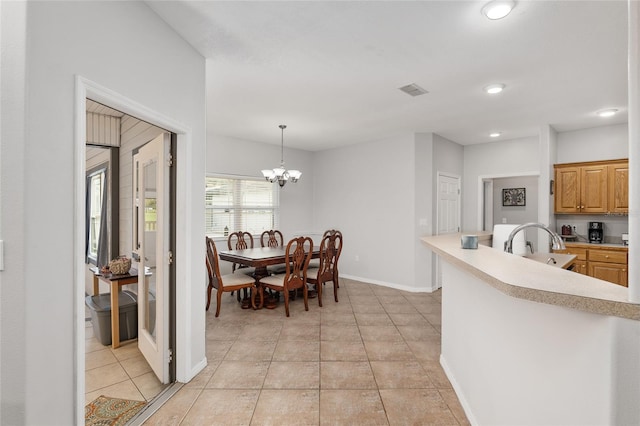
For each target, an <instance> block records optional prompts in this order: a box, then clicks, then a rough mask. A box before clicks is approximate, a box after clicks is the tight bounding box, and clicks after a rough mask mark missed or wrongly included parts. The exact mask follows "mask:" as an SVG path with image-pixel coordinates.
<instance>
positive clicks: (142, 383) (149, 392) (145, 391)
mask: <svg viewBox="0 0 640 426" xmlns="http://www.w3.org/2000/svg"><path fill="white" fill-rule="evenodd" d="M131 380H133V384H134V385H136V387H137V388H138V390H139V391H140V393H141V394H142V396H144V399H146V400H147V401H151V400H152V399H153V398H155V397H156V396H157V395H158V394H159V393H160V392H161V391H162V389H164V388H165V387H166V385H163V384H162V383H160V381H159V380H158V378H157V377H156V375H155V373H153V372H149V373H145V374H143V375H141V376H138V377H134V378H132V379H131Z"/></svg>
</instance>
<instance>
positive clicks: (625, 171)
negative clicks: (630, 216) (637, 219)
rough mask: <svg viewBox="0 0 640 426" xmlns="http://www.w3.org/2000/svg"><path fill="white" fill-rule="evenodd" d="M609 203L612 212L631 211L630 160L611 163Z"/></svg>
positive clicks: (609, 171)
mask: <svg viewBox="0 0 640 426" xmlns="http://www.w3.org/2000/svg"><path fill="white" fill-rule="evenodd" d="M608 167H609V170H608V172H607V174H608V178H609V188H608V191H609V201H608V203H609V205H608V211H609V212H611V213H624V214H627V213H629V162H628V161H623V162H620V163H616V164H609V166H608Z"/></svg>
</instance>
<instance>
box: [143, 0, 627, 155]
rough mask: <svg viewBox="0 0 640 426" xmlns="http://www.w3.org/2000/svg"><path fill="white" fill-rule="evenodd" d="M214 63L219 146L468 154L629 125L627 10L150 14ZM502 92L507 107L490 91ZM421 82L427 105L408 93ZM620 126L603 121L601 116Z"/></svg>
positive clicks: (192, 9) (284, 5)
mask: <svg viewBox="0 0 640 426" xmlns="http://www.w3.org/2000/svg"><path fill="white" fill-rule="evenodd" d="M147 3H148V4H149V6H150V7H151V8H153V10H155V11H156V12H157V13H158V14H159V15H160V16H161V17H162V19H164V20H165V21H166V22H167V23H168V24H169V25H171V26H172V27H173V28H174V29H175V30H176V31H177V32H178V33H179V34H181V35H182V36H183V37H184V38H185V39H186V40H187V41H188V42H189V43H190V44H192V45H193V46H194V47H195V48H196V49H197V50H198V51H199V52H200V53H201V54H202V55H203V56H205V57H206V58H208V61H207V114H208V119H207V126H208V129H209V131H210V132H213V133H215V134H220V135H225V136H232V137H237V138H241V139H246V140H252V141H258V142H266V143H273V144H280V129H279V128H278V125H279V124H286V125H287V129H286V130H285V133H284V142H285V145H286V146H288V147H296V148H300V149H305V150H310V151H316V150H322V149H327V148H331V147H336V146H340V145H346V144H353V143H359V142H366V141H372V140H378V139H382V138H386V137H392V136H395V135H400V134H406V133H413V132H433V133H437V134H439V135H441V136H444V137H446V138H448V139H450V140H452V141H455V142H458V143H460V144H463V145H467V144H475V143H483V142H490V141H495V140H496V139H491V138H489V136H488V133H489V132H491V131H500V132H502V136H501V137H500V138H498V139H497V140H501V139H502V140H505V139H515V138H520V137H527V136H535V135H537V134H538V129H539V126H540V125H543V124H550V125H552V126H553V127H554V128H555V129H556V130H558V131H567V130H574V129H582V128H589V127H596V126H601V125H605V124H615V123H626V122H627V64H626V58H627V2H626V0H619V1H618V0H610V1H532V0H530V1H518V2H517V3H516V7H515V9H514V10H513V11H512V12H511V14H510V15H508V16H507V17H506V18H504V19H502V20H498V21H490V20H488V19H486V18H485V17H484V16H483V15H481V13H480V9H481V8H482V6H483V5H484V4H485V2H482V1H409V2H401V1H367V2H365V1H360V2H357V1H334V2H327V1H304V2H301V1H256V2H245V1H237V2H236V1H227V2H222V1H148V2H147ZM497 82H498V83H504V84H506V89H505V90H504V91H503V92H502V93H501V94H498V95H493V96H490V95H487V94H485V93H484V92H483V91H482V88H483V87H484V86H486V85H487V84H490V83H497ZM410 83H416V84H418V85H420V86H421V87H423V88H425V89H426V90H428V91H429V93H428V94H425V95H422V96H418V97H411V96H409V95H407V94H405V93H403V92H401V91H399V90H398V88H399V87H401V86H404V85H407V84H410ZM611 107H613V108H618V109H619V110H620V111H621V113H620V114H618V115H617V116H614V117H613V118H609V119H608V120H604V119H602V118H600V117H597V116H596V115H595V112H596V111H597V110H600V109H603V108H611Z"/></svg>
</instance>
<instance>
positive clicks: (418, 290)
mask: <svg viewBox="0 0 640 426" xmlns="http://www.w3.org/2000/svg"><path fill="white" fill-rule="evenodd" d="M340 277H341V278H347V279H350V280H354V281H361V282H363V283H367V284H375V285H381V286H384V287H391V288H395V289H398V290H402V291H409V292H411V293H433V292H434V291H436V290H437V288H430V287H419V288H416V287H408V286H403V285H400V284H396V283H388V282H385V281H378V280H372V279H371V278H364V277H356V276H355V275H346V274H340Z"/></svg>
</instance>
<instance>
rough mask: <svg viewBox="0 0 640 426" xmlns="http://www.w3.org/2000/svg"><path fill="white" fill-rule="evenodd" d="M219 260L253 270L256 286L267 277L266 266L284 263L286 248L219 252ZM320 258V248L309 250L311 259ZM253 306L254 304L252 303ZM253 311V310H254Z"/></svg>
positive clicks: (255, 248)
mask: <svg viewBox="0 0 640 426" xmlns="http://www.w3.org/2000/svg"><path fill="white" fill-rule="evenodd" d="M218 255H219V256H220V259H221V260H226V261H228V262H233V263H238V264H240V265H244V266H250V267H253V268H255V272H254V274H253V275H254V278H255V279H256V285H257V284H258V283H259V281H260V279H261V278H264V277H268V276H269V271H268V270H267V267H268V266H273V265H281V264H284V263H286V257H287V254H286V247H283V246H279V247H254V248H246V249H241V250H221V251H219V252H218ZM319 257H320V247H319V246H315V247H313V248H312V249H311V259H318V258H319ZM252 304H253V305H254V306H255V304H254V303H253V302H252ZM254 309H255V308H254Z"/></svg>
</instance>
